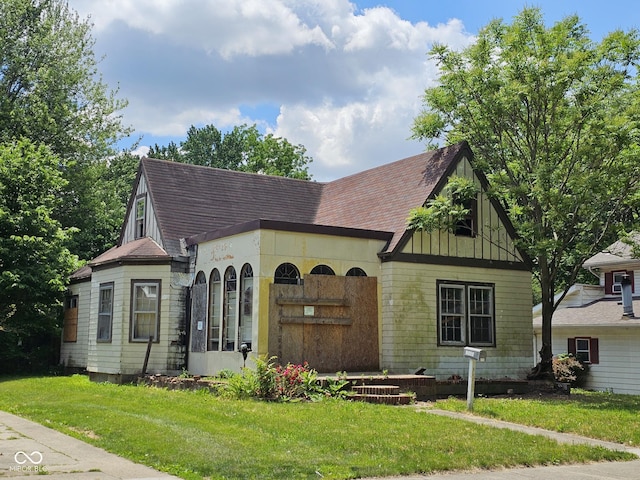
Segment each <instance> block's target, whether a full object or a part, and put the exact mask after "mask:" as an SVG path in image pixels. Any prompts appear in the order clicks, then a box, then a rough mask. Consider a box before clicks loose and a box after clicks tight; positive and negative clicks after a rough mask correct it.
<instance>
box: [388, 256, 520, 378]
mask: <svg viewBox="0 0 640 480" xmlns="http://www.w3.org/2000/svg"><path fill="white" fill-rule="evenodd" d="M382 269H383V274H382V291H383V295H382V332H381V337H382V350H381V356H382V361H381V367H382V368H383V369H388V370H389V371H390V372H393V373H412V372H414V371H416V370H417V369H418V368H425V369H426V371H425V374H427V375H435V376H436V378H437V379H439V380H446V379H448V378H449V377H451V376H452V375H459V376H461V377H463V378H466V377H467V375H468V360H467V359H465V358H463V350H464V348H463V347H462V346H438V332H437V325H438V318H437V317H438V311H437V308H438V307H437V305H438V303H437V281H438V280H447V281H460V282H477V283H491V284H493V285H494V286H495V289H494V295H495V297H494V303H495V330H496V332H495V336H496V346H495V347H482V348H484V349H485V350H486V352H487V360H486V362H482V363H479V364H478V366H477V373H476V374H477V376H478V377H484V378H490V379H491V378H504V377H509V378H515V379H522V378H524V377H525V375H526V373H527V372H528V371H529V370H530V368H531V336H532V332H533V326H532V318H531V274H530V273H529V272H527V271H522V270H505V269H494V268H476V267H462V266H449V265H431V264H416V263H408V262H393V261H392V262H386V263H383V264H382Z"/></svg>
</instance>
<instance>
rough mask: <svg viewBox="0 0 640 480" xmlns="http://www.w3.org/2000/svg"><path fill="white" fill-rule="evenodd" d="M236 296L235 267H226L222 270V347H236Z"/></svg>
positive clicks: (230, 348)
mask: <svg viewBox="0 0 640 480" xmlns="http://www.w3.org/2000/svg"><path fill="white" fill-rule="evenodd" d="M237 296H238V280H237V278H236V269H235V268H233V267H229V268H227V270H226V271H225V272H224V310H223V312H224V313H223V318H222V321H223V335H224V338H223V339H222V349H223V350H230V351H233V350H235V347H236V318H237V315H236V313H237V312H236V299H237Z"/></svg>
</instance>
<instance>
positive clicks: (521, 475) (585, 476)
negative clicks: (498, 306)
mask: <svg viewBox="0 0 640 480" xmlns="http://www.w3.org/2000/svg"><path fill="white" fill-rule="evenodd" d="M417 408H418V410H419V411H423V412H425V413H428V414H433V415H441V416H445V417H450V418H457V419H460V420H465V421H469V422H474V423H479V424H482V425H488V426H490V427H495V428H508V429H510V430H517V431H519V432H524V433H528V434H530V435H542V436H545V437H548V438H551V439H553V440H556V441H557V442H559V443H570V444H586V445H593V446H600V447H604V448H609V449H611V450H618V451H625V452H629V453H633V454H635V455H637V456H639V457H640V448H632V447H626V446H625V445H620V444H618V443H612V442H603V441H602V440H595V439H592V438H586V437H581V436H579V435H574V434H568V433H559V432H552V431H549V430H544V429H542V428H536V427H527V426H524V425H520V424H517V423H510V422H503V421H501V420H493V419H490V418H483V417H477V416H475V415H472V414H469V413H457V412H449V411H446V410H438V409H435V408H430V407H420V406H418V407H417ZM393 478H397V479H398V480H400V479H401V480H550V479H553V480H630V479H640V460H633V461H629V462H601V463H592V464H586V465H585V464H578V465H561V466H550V467H530V468H527V467H521V468H508V469H502V470H474V471H469V472H452V473H437V474H433V475H413V476H408V477H407V476H404V477H393ZM369 480H376V479H374V478H372V479H369ZM378 480H382V479H378ZM384 480H392V479H391V478H389V477H387V478H385V479H384Z"/></svg>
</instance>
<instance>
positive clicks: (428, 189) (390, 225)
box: [315, 142, 471, 251]
mask: <svg viewBox="0 0 640 480" xmlns="http://www.w3.org/2000/svg"><path fill="white" fill-rule="evenodd" d="M465 152H466V153H467V155H468V156H469V157H471V151H470V149H469V146H468V144H467V143H466V142H463V143H459V144H457V145H453V146H450V147H444V148H440V149H438V150H432V151H429V152H425V153H422V154H420V155H415V156H413V157H409V158H405V159H404V160H399V161H396V162H393V163H388V164H386V165H382V166H379V167H376V168H372V169H370V170H366V171H364V172H360V173H356V174H354V175H351V176H348V177H345V178H341V179H339V180H335V181H333V182H330V183H327V184H326V185H325V187H324V189H323V192H322V199H321V202H320V205H319V208H318V212H317V214H316V217H315V223H317V224H319V225H335V226H339V227H349V228H362V229H369V230H382V231H387V232H392V233H393V238H392V240H391V242H390V243H389V245H388V246H387V248H386V251H392V250H393V249H394V248H395V247H396V245H397V244H398V242H399V240H400V238H402V235H403V233H404V232H405V230H406V226H407V218H408V217H409V211H410V210H411V209H412V208H416V207H419V206H421V205H423V204H424V203H425V202H426V201H427V199H429V198H431V197H433V196H434V195H435V193H438V191H439V190H440V188H442V186H443V185H444V182H445V181H446V179H447V177H448V176H449V175H450V174H451V173H452V171H453V169H454V168H455V166H456V164H457V163H458V161H459V160H460V158H461V157H462V154H463V153H465Z"/></svg>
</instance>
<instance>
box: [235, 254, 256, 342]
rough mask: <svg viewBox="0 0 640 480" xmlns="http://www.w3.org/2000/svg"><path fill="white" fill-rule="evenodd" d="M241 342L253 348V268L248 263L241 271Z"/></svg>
mask: <svg viewBox="0 0 640 480" xmlns="http://www.w3.org/2000/svg"><path fill="white" fill-rule="evenodd" d="M239 321H240V329H239V330H240V331H239V332H238V333H239V338H238V340H239V341H240V344H243V343H246V344H247V347H248V348H249V350H251V337H252V333H253V269H252V268H251V265H249V264H248V263H247V264H245V265H244V266H243V267H242V272H241V273H240V320H239Z"/></svg>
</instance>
